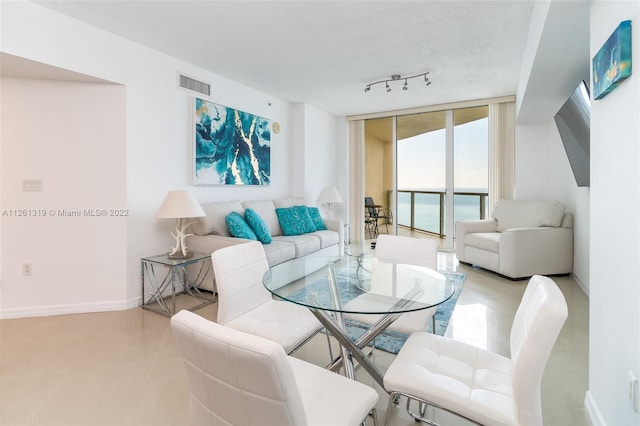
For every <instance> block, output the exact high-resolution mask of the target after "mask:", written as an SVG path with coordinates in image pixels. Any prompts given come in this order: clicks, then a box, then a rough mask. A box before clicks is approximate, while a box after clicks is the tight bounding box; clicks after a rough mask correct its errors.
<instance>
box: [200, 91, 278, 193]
mask: <svg viewBox="0 0 640 426" xmlns="http://www.w3.org/2000/svg"><path fill="white" fill-rule="evenodd" d="M194 121H195V123H194V130H195V141H194V143H195V147H194V165H193V174H194V176H193V184H194V185H269V183H270V179H271V131H270V129H271V123H270V120H267V119H266V118H262V117H258V116H257V115H253V114H249V113H246V112H243V111H239V110H237V109H233V108H228V107H225V106H222V105H218V104H215V103H213V102H208V101H205V100H203V99H199V98H196V100H195V116H194Z"/></svg>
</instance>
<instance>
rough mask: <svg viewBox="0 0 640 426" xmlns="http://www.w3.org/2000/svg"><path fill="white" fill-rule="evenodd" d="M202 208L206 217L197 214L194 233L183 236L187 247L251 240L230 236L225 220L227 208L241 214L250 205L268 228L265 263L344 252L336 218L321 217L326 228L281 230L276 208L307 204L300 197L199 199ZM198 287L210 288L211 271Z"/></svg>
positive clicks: (207, 249) (205, 250)
mask: <svg viewBox="0 0 640 426" xmlns="http://www.w3.org/2000/svg"><path fill="white" fill-rule="evenodd" d="M201 205H202V209H203V210H204V212H205V213H206V214H207V216H206V217H202V218H197V220H195V222H194V224H193V225H192V227H191V229H190V232H191V233H193V234H195V235H192V236H190V237H188V239H187V246H188V248H189V250H190V251H195V252H201V253H213V252H214V251H216V250H218V249H220V248H223V247H228V246H230V245H235V244H243V243H247V242H249V241H252V240H247V239H243V238H236V237H232V236H231V235H230V234H229V229H228V228H227V224H226V222H225V217H226V216H227V215H228V214H229V213H231V212H237V213H240V214H242V215H244V211H245V209H252V210H253V211H255V212H256V213H257V214H258V215H259V216H260V217H261V218H262V220H263V221H264V222H265V224H266V225H267V227H268V228H269V232H270V234H271V238H272V241H271V243H269V244H263V248H264V251H265V254H266V257H267V262H268V264H269V266H274V265H278V264H280V263H283V262H286V261H288V260H290V259H294V258H298V257H303V256H339V255H342V254H343V253H344V226H343V223H342V221H340V220H337V219H327V218H323V220H324V223H325V225H326V227H327V229H326V230H321V231H315V232H310V233H306V234H302V235H290V236H285V235H283V233H282V228H281V227H280V222H279V221H278V216H277V214H276V208H281V207H282V208H286V207H292V206H299V205H307V206H308V205H309V204H308V203H306V202H305V200H304V198H284V199H277V200H255V201H219V202H211V203H203V204H201ZM201 288H203V289H206V290H213V288H214V278H213V274H212V273H211V274H208V276H207V277H205V281H204V284H203V285H201Z"/></svg>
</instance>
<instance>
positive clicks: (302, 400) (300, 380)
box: [171, 310, 378, 426]
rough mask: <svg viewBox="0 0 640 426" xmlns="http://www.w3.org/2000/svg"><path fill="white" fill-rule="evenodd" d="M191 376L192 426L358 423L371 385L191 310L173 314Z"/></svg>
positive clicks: (370, 401)
mask: <svg viewBox="0 0 640 426" xmlns="http://www.w3.org/2000/svg"><path fill="white" fill-rule="evenodd" d="M171 329H172V332H173V335H174V337H175V341H176V346H177V347H178V348H179V349H180V351H181V352H182V356H183V359H184V364H185V367H186V370H187V376H188V380H189V388H190V393H189V417H190V423H191V425H212V426H213V425H235V426H251V425H256V426H269V425H274V426H286V425H292V426H303V425H318V426H321V425H327V426H328V425H332V426H340V425H345V426H347V425H351V426H355V425H359V424H363V423H364V421H365V419H366V417H367V416H368V415H369V414H371V415H372V416H373V420H374V424H375V423H376V418H375V408H374V407H375V404H376V402H377V401H378V393H377V391H375V390H374V389H373V388H371V387H369V386H367V385H364V384H362V383H359V382H356V381H355V380H350V379H347V378H346V377H343V376H340V375H338V374H336V373H333V372H331V371H329V370H325V369H324V368H321V367H318V366H316V365H314V364H311V363H308V362H306V361H303V360H300V359H297V358H293V357H291V356H288V355H287V354H286V353H285V352H284V349H283V348H282V346H281V345H279V344H277V343H276V342H273V341H271V340H269V339H265V338H262V337H260V336H256V335H253V334H248V333H243V332H241V331H238V330H234V329H231V328H229V327H225V326H222V325H219V324H216V323H214V322H212V321H209V320H207V319H205V318H203V317H201V316H199V315H197V314H195V313H193V312H189V311H184V310H183V311H180V312H178V313H177V314H176V315H174V316H173V317H172V318H171Z"/></svg>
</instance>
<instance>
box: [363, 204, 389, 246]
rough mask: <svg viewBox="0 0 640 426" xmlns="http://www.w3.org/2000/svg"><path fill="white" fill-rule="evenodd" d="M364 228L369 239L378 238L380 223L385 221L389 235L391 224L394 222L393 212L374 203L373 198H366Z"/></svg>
mask: <svg viewBox="0 0 640 426" xmlns="http://www.w3.org/2000/svg"><path fill="white" fill-rule="evenodd" d="M364 210H365V212H364V215H365V216H364V228H365V232H367V233H368V234H369V237H371V238H376V237H377V236H378V233H379V232H378V231H379V230H378V221H379V220H380V219H382V220H384V224H385V228H386V231H387V234H388V233H389V223H391V222H392V221H393V215H392V213H391V210H389V209H387V208H384V207H382V206H380V205H378V204H376V203H374V202H373V198H372V197H364Z"/></svg>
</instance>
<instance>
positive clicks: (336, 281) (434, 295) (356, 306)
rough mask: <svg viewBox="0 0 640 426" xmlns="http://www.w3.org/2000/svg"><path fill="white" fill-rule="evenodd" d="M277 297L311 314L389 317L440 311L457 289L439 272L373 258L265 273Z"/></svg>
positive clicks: (310, 261)
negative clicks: (326, 312) (321, 311)
mask: <svg viewBox="0 0 640 426" xmlns="http://www.w3.org/2000/svg"><path fill="white" fill-rule="evenodd" d="M262 281H263V284H264V286H265V287H266V288H267V290H269V291H270V292H271V293H272V294H273V295H275V296H277V297H279V298H281V299H284V300H287V301H290V302H293V303H297V304H299V305H303V306H306V307H309V308H313V309H320V310H324V311H334V312H343V313H360V314H386V313H389V312H398V313H402V312H411V311H418V310H421V309H426V308H430V307H433V306H437V305H439V304H441V303H443V302H445V301H446V300H448V299H449V298H450V297H451V296H452V295H453V293H454V292H455V285H454V284H453V282H452V281H451V280H450V279H449V278H448V277H447V276H446V275H444V274H442V273H439V272H438V271H436V270H433V269H430V268H426V267H421V266H414V265H408V264H403V263H392V262H384V261H381V260H379V259H377V258H375V257H373V256H371V255H359V256H342V257H338V256H335V257H311V258H309V257H303V258H298V259H293V260H290V261H287V262H285V263H282V264H280V265H276V266H274V267H272V268H271V269H269V270H268V271H267V272H265V274H264V276H263V280H262Z"/></svg>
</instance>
